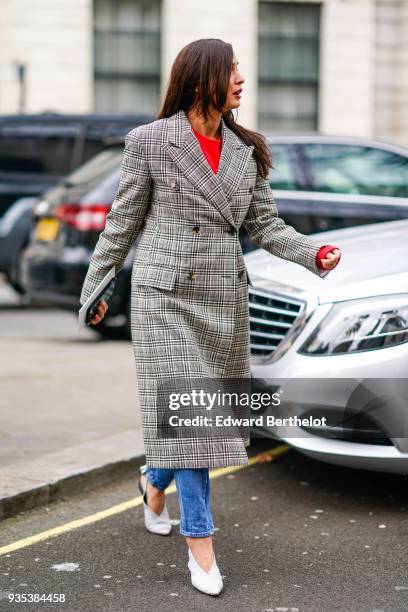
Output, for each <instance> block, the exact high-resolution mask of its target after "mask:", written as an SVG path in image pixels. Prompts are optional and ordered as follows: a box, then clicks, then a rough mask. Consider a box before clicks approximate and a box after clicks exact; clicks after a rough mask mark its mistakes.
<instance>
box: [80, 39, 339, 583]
mask: <svg viewBox="0 0 408 612" xmlns="http://www.w3.org/2000/svg"><path fill="white" fill-rule="evenodd" d="M243 83H244V78H243V77H242V75H241V74H240V72H239V70H238V61H237V58H236V56H235V54H234V52H233V49H232V46H231V45H230V44H229V43H225V42H223V41H222V40H219V39H211V38H210V39H200V40H196V41H194V42H192V43H190V44H188V45H186V46H185V47H184V48H183V49H182V50H181V51H180V52H179V54H178V56H177V57H176V59H175V61H174V64H173V66H172V69H171V74H170V80H169V84H168V87H167V92H166V95H165V100H164V103H163V106H162V109H161V111H160V113H159V115H158V118H157V120H155V121H153V122H152V123H150V124H146V125H142V126H139V127H137V128H135V129H133V130H131V131H130V132H129V133H128V134H127V135H126V139H125V150H124V157H123V162H122V171H121V178H120V184H119V188H118V192H117V194H116V198H115V201H114V203H113V205H112V208H111V210H110V212H109V214H108V215H107V219H106V226H105V229H104V231H103V232H102V233H101V234H100V237H99V240H98V243H97V245H96V247H95V251H94V253H93V255H92V259H91V261H90V266H89V270H88V272H87V275H86V278H85V281H84V285H83V289H82V294H81V298H80V301H81V303H83V302H84V301H85V300H86V299H87V297H88V296H89V295H90V294H91V293H92V291H93V289H94V288H95V287H96V285H97V284H98V282H99V281H100V280H101V279H102V278H103V276H104V275H105V274H106V272H107V271H108V270H109V269H110V268H111V267H112V266H113V265H115V266H116V270H117V271H118V270H120V269H121V268H122V266H123V262H124V260H125V258H126V256H127V254H128V252H129V250H130V248H131V246H132V243H133V241H134V239H135V237H136V235H137V234H138V233H139V231H141V235H140V240H139V242H138V246H137V249H136V254H135V258H134V263H133V268H132V281H131V282H132V289H131V323H132V325H131V328H132V344H133V349H134V356H135V362H136V369H137V377H138V386H139V397H140V405H141V410H142V416H143V433H144V442H145V451H146V464H147V467H146V468H145V469H143V470H142V475H141V478H140V480H139V488H140V490H141V492H142V494H143V499H144V517H145V526H146V528H147V529H148V530H149V531H151V532H153V533H156V534H160V535H168V534H169V533H170V531H171V522H170V518H169V515H168V511H167V507H166V504H165V498H164V495H165V489H166V487H167V486H168V485H169V483H170V482H171V480H172V479H173V478H174V479H175V481H176V487H177V494H178V501H179V506H180V517H181V522H180V533H181V534H182V535H184V536H185V537H186V541H187V546H188V554H189V562H188V566H189V569H190V572H191V582H192V584H193V585H194V586H195V587H196V588H198V589H199V590H201V591H203V592H205V593H208V594H211V595H217V594H218V593H220V592H221V590H222V588H223V583H222V577H221V574H220V571H219V569H218V566H217V563H216V560H215V555H214V551H213V543H212V534H213V531H214V526H213V521H212V516H211V508H210V481H209V472H208V469H209V468H210V467H215V466H225V465H239V464H246V463H247V462H248V457H247V453H246V448H245V447H246V446H247V445H248V443H249V442H248V439H247V438H246V437H243V436H239V435H236V436H235V437H233V436H227V435H225V436H224V437H223V436H218V437H217V436H211V435H210V434H208V435H202V432H201V435H198V433H199V432H198V431H194V430H192V432H191V433H190V435H188V434H187V435H184V436H181V437H180V436H178V437H177V436H176V437H174V436H170V435H168V436H166V435H164V434H163V431H159V429H160V427H159V421H160V419H161V417H160V419H159V416H158V415H159V411H158V403H157V399H158V389H159V387H158V385H159V383H161V382H165V381H166V380H167V381H169V380H177V378H178V377H183V378H186V379H191V380H192V379H196V378H199V379H204V378H211V377H213V378H218V379H228V378H230V377H235V378H240V379H245V378H247V379H249V377H250V350H249V319H248V282H250V280H249V277H248V275H247V273H246V267H245V262H244V259H243V255H242V250H241V247H240V243H239V238H238V230H239V227H240V226H241V224H243V225H244V227H245V228H246V230H247V232H248V234H249V236H250V238H251V239H252V240H253V241H254V242H255V243H256V244H257V245H259V246H260V247H263V248H264V249H266V250H267V251H269V252H270V253H273V254H275V255H277V256H279V257H282V258H284V259H288V260H290V261H293V262H295V263H298V264H300V265H303V266H304V267H306V268H307V269H308V270H309V271H311V272H313V273H314V274H316V275H318V276H320V277H322V278H323V277H324V276H326V275H327V274H328V273H329V270H332V269H333V268H334V267H335V266H336V265H337V263H338V261H339V258H340V254H341V253H340V249H338V248H336V247H333V246H331V245H323V247H320V245H319V244H318V243H317V242H315V241H314V240H312V239H311V238H309V237H307V236H305V235H303V234H300V233H298V232H296V231H295V230H294V228H293V227H291V226H288V225H286V224H285V223H284V221H283V220H282V219H281V218H279V216H278V213H277V209H276V205H275V202H274V199H273V195H272V192H271V189H270V186H269V181H268V173H269V168H270V167H271V165H272V160H271V157H270V153H269V150H268V147H267V146H266V144H265V141H264V138H263V137H262V136H261V135H260V134H259V133H257V132H254V131H251V130H248V129H246V128H244V127H242V126H240V125H238V124H237V123H236V122H235V120H234V117H233V114H232V109H235V108H238V107H239V106H240V94H241V91H242V84H243ZM107 308H108V306H107V303H106V302H105V301H101V302H100V304H99V306H98V312H97V314H95V316H94V318H93V319H92V324H94V325H97V324H98V323H99V322H100V321H101V320H102V318H103V317H104V315H105V314H106V311H107ZM161 416H162V415H161Z"/></svg>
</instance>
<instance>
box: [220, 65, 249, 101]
mask: <svg viewBox="0 0 408 612" xmlns="http://www.w3.org/2000/svg"><path fill="white" fill-rule="evenodd" d="M238 66H239V62H238V60H237V58H236V56H235V53H234V57H233V59H232V65H231V76H230V81H229V86H228V92H227V99H226V101H225V105H224V109H223V112H225V111H227V110H230V109H233V108H238V107H239V106H240V105H241V100H240V94H242V84H243V83H244V82H245V79H244V77H243V76H242V74H240V72H239V70H238ZM237 92H238V93H237Z"/></svg>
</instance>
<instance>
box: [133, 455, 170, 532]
mask: <svg viewBox="0 0 408 612" xmlns="http://www.w3.org/2000/svg"><path fill="white" fill-rule="evenodd" d="M140 473H141V474H142V475H143V476H146V466H142V467H141V468H140ZM138 487H139V491H140V493H141V494H142V495H143V511H144V523H145V527H146V529H147V531H150V533H155V534H157V535H163V536H165V535H169V534H170V533H171V530H172V528H173V526H172V524H171V520H170V516H169V512H168V510H167V505H166V502H164V508H163V510H162V511H161V513H160V514H156V513H155V512H153V510H152V509H151V508H150V507H149V506H148V504H147V491H146V488H147V477H146V488H145V487H144V486H143V485H142V483H141V481H140V478H139V481H138Z"/></svg>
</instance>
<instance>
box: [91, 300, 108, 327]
mask: <svg viewBox="0 0 408 612" xmlns="http://www.w3.org/2000/svg"><path fill="white" fill-rule="evenodd" d="M107 310H108V304H107V303H106V302H105V300H101V301H100V302H99V304H98V308H97V311H96V313H95V314H94V316H93V317H92V319H91V320H90V323H91V325H97V324H98V323H100V322H101V321H102V319H103V317H104V316H105V314H106V311H107Z"/></svg>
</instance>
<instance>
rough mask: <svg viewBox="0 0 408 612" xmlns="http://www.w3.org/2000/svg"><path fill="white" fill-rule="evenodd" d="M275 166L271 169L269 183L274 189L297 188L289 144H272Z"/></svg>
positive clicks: (270, 146)
mask: <svg viewBox="0 0 408 612" xmlns="http://www.w3.org/2000/svg"><path fill="white" fill-rule="evenodd" d="M269 148H270V150H271V153H272V164H273V168H270V170H269V177H268V178H269V183H270V185H271V188H272V189H290V190H292V189H297V188H298V187H297V184H296V179H295V175H294V166H293V163H294V162H292V160H291V158H290V150H289V146H288V145H284V144H270V145H269Z"/></svg>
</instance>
